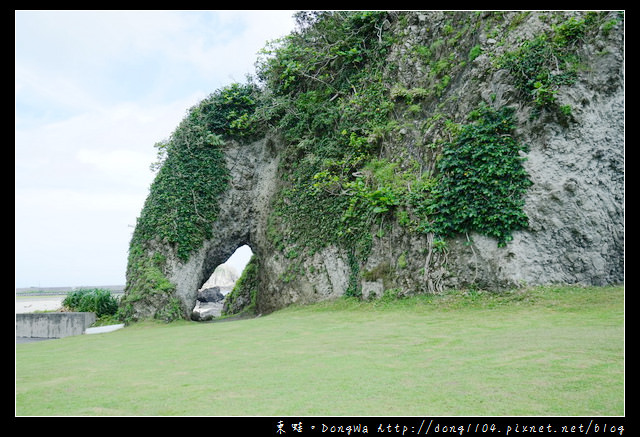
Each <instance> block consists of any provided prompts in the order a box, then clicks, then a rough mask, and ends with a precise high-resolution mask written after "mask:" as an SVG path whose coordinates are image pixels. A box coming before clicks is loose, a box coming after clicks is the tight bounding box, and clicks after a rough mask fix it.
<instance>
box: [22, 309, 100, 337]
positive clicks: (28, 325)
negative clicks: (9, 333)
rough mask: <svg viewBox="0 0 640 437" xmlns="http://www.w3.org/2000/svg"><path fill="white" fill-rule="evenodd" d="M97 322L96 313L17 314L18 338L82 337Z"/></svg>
mask: <svg viewBox="0 0 640 437" xmlns="http://www.w3.org/2000/svg"><path fill="white" fill-rule="evenodd" d="M95 321H96V314H95V313H28V314H16V337H31V338H35V337H37V338H62V337H69V336H71V335H81V334H83V333H84V331H85V330H86V329H87V328H88V327H89V326H91V325H92V324H93V323H94V322H95Z"/></svg>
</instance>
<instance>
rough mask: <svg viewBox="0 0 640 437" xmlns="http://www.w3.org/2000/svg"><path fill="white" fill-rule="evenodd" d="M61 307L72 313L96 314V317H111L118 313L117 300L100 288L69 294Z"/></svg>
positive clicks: (107, 291)
mask: <svg viewBox="0 0 640 437" xmlns="http://www.w3.org/2000/svg"><path fill="white" fill-rule="evenodd" d="M62 305H63V306H65V307H66V308H69V309H70V310H72V311H80V312H93V313H96V317H102V316H112V315H114V314H116V312H117V311H118V299H117V298H116V297H115V296H113V295H112V294H111V292H110V291H109V290H104V289H100V288H94V289H81V290H77V291H74V292H72V293H69V294H68V295H67V297H66V298H65V299H64V301H62Z"/></svg>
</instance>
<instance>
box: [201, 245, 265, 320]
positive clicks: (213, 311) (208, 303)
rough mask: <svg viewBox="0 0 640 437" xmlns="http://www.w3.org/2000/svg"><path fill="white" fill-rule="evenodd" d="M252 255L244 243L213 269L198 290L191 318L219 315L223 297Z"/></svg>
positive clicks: (204, 318)
mask: <svg viewBox="0 0 640 437" xmlns="http://www.w3.org/2000/svg"><path fill="white" fill-rule="evenodd" d="M252 255H253V251H252V250H251V248H250V247H249V245H247V244H245V245H243V246H240V247H238V248H237V249H236V250H235V252H233V254H232V255H231V256H230V257H229V258H228V259H227V260H226V261H225V262H224V263H222V264H220V265H218V266H217V267H216V268H215V269H214V270H213V272H212V273H211V275H210V276H209V278H208V279H207V280H206V281H205V282H204V284H202V286H201V287H200V289H199V290H198V295H197V298H196V303H195V307H194V308H193V313H192V319H193V320H197V321H206V320H211V319H213V318H216V317H220V315H221V312H222V308H223V306H224V299H225V298H226V296H227V295H228V294H229V293H230V292H231V291H232V290H233V287H234V285H235V283H236V282H237V280H238V279H239V278H240V276H241V275H242V272H243V271H244V269H245V267H246V266H247V264H248V263H249V260H250V259H251V256H252Z"/></svg>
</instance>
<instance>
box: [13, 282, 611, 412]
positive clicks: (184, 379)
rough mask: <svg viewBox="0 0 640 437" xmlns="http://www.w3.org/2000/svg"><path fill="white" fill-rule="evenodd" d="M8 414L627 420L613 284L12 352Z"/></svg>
mask: <svg viewBox="0 0 640 437" xmlns="http://www.w3.org/2000/svg"><path fill="white" fill-rule="evenodd" d="M15 370H16V383H15V391H16V415H18V416H29V415H41V416H57V415H65V416H82V415H111V416H118V415H127V416H145V415H153V416H164V415H182V416H192V415H196V416H282V415H288V416H297V415H300V416H393V415H396V416H413V415H415V416H419V415H430V416H470V415H472V416H508V415H516V416H520V415H527V416H576V415H584V416H607V415H609V416H616V415H620V416H621V415H624V288H623V287H622V286H620V287H589V288H583V287H539V288H531V289H527V290H518V291H513V292H509V293H505V294H500V295H497V294H491V293H470V292H452V293H448V294H445V295H442V296H419V297H414V298H408V299H402V300H396V301H384V300H383V301H376V302H359V301H355V300H348V299H340V300H338V301H334V302H326V303H319V304H315V305H310V306H306V307H289V308H287V309H284V310H281V311H278V312H276V313H273V314H270V315H267V316H263V317H259V318H255V319H245V320H238V321H230V322H218V323H196V322H186V321H184V322H175V323H171V324H161V323H158V322H144V323H139V324H135V325H132V326H128V327H126V328H124V329H121V330H118V331H115V332H110V333H105V334H93V335H82V336H77V337H67V338H63V339H58V340H49V341H43V342H37V343H26V344H17V345H16V369H15Z"/></svg>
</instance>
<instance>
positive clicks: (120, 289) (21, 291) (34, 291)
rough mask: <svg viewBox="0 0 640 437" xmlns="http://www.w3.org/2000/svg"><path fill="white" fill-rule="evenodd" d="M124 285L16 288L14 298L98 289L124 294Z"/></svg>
mask: <svg viewBox="0 0 640 437" xmlns="http://www.w3.org/2000/svg"><path fill="white" fill-rule="evenodd" d="M124 287H125V286H124V285H82V286H78V287H26V288H16V289H15V290H16V296H48V295H57V294H59V295H64V294H69V293H71V292H74V291H77V290H86V289H94V288H100V289H102V290H109V291H111V292H112V293H124Z"/></svg>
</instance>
